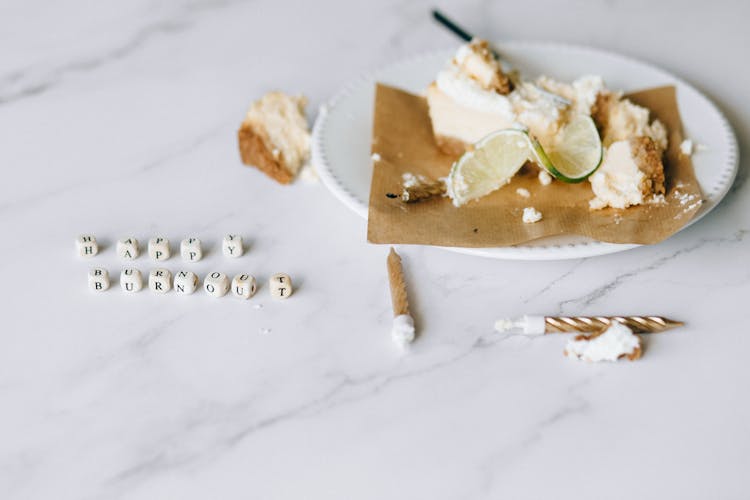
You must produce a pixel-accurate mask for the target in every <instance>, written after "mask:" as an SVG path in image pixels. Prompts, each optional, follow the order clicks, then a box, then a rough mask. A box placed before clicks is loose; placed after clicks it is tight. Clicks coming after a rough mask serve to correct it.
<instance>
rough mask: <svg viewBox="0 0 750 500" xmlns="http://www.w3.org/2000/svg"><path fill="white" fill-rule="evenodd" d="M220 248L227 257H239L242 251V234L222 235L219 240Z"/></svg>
mask: <svg viewBox="0 0 750 500" xmlns="http://www.w3.org/2000/svg"><path fill="white" fill-rule="evenodd" d="M221 250H222V251H223V252H224V255H226V256H227V257H239V256H240V255H242V253H243V252H244V249H243V248H242V236H240V235H238V234H228V235H226V236H224V239H223V240H222V242H221Z"/></svg>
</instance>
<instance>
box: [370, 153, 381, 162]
mask: <svg viewBox="0 0 750 500" xmlns="http://www.w3.org/2000/svg"><path fill="white" fill-rule="evenodd" d="M370 158H372V161H380V160H382V159H383V157H381V156H380V155H379V154H378V153H373V154H372V156H371V157H370Z"/></svg>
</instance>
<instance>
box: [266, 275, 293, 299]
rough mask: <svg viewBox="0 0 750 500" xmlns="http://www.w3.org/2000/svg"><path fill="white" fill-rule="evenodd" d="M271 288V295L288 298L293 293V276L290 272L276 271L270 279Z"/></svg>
mask: <svg viewBox="0 0 750 500" xmlns="http://www.w3.org/2000/svg"><path fill="white" fill-rule="evenodd" d="M268 286H269V288H270V289H271V297H273V298H275V299H286V298H288V297H289V296H290V295H291V294H292V291H293V290H292V278H290V277H289V275H288V274H284V273H276V274H274V275H273V276H271V279H269V280H268Z"/></svg>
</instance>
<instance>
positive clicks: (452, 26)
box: [432, 9, 474, 42]
mask: <svg viewBox="0 0 750 500" xmlns="http://www.w3.org/2000/svg"><path fill="white" fill-rule="evenodd" d="M432 17H434V18H435V20H436V21H437V22H439V23H440V24H442V25H443V26H445V27H446V28H448V29H449V30H451V31H452V32H453V33H455V34H456V35H458V37H459V38H462V39H463V40H465V41H467V42H470V41H471V39H472V38H474V36H473V35H472V34H471V33H469V32H468V31H466V30H465V29H463V28H462V27H460V26H459V25H457V24H456V23H454V22H453V21H451V20H450V19H448V18H447V17H445V15H444V14H443V13H442V12H440V11H439V10H437V9H434V10H433V11H432Z"/></svg>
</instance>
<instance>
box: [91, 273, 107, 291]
mask: <svg viewBox="0 0 750 500" xmlns="http://www.w3.org/2000/svg"><path fill="white" fill-rule="evenodd" d="M89 288H90V289H91V290H93V291H95V292H103V291H104V290H106V289H108V288H109V272H108V271H107V270H106V269H102V268H101V267H95V268H93V269H91V270H90V271H89Z"/></svg>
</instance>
